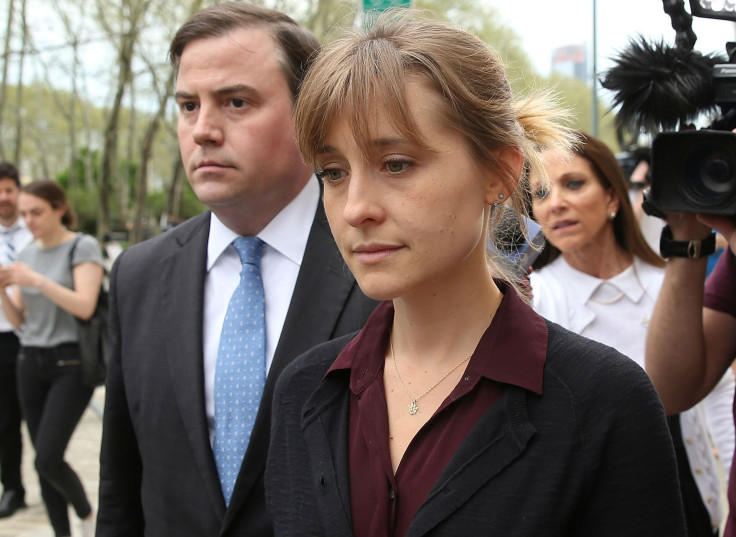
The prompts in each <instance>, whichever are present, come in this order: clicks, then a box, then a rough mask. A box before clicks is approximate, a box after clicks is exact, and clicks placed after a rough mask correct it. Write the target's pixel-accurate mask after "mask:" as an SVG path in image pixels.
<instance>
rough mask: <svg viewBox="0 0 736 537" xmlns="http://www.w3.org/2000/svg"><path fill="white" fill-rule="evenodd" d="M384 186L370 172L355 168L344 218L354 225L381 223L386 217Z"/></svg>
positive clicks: (351, 177)
mask: <svg viewBox="0 0 736 537" xmlns="http://www.w3.org/2000/svg"><path fill="white" fill-rule="evenodd" d="M382 199H383V194H382V187H381V186H380V184H378V182H377V181H375V180H374V179H373V177H372V176H371V174H370V173H368V172H364V171H360V170H353V172H352V173H351V175H350V180H349V183H348V185H347V198H346V200H345V206H344V208H343V218H345V221H346V222H347V223H348V224H350V225H351V226H352V227H362V226H366V225H370V224H375V223H379V222H381V221H382V220H383V219H384V216H385V211H384V207H383V203H382Z"/></svg>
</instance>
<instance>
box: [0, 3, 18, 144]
mask: <svg viewBox="0 0 736 537" xmlns="http://www.w3.org/2000/svg"><path fill="white" fill-rule="evenodd" d="M14 11H15V1H14V0H8V21H7V24H6V25H5V50H4V51H3V79H2V81H0V125H4V123H3V112H4V111H5V98H6V96H7V94H8V64H9V63H10V41H11V38H12V35H13V33H12V30H13V12H14ZM0 158H2V159H4V158H5V150H4V148H3V137H2V136H0Z"/></svg>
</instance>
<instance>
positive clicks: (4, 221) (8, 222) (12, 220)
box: [0, 213, 18, 227]
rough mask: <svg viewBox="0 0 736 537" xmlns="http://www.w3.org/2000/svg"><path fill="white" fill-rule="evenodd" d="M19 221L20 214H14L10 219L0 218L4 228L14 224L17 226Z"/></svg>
mask: <svg viewBox="0 0 736 537" xmlns="http://www.w3.org/2000/svg"><path fill="white" fill-rule="evenodd" d="M17 221H18V214H17V213H16V214H14V215H13V216H11V217H10V218H3V217H2V216H0V224H2V225H3V226H4V227H10V226H12V225H13V224H15V223H16V222H17Z"/></svg>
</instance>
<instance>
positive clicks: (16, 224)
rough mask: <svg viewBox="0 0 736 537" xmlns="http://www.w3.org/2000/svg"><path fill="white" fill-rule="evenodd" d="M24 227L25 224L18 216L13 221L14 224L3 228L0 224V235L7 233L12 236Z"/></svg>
mask: <svg viewBox="0 0 736 537" xmlns="http://www.w3.org/2000/svg"><path fill="white" fill-rule="evenodd" d="M24 227H26V222H25V220H23V218H21V217H20V216H19V217H18V218H16V219H15V222H13V223H12V224H10V225H9V226H8V227H5V226H4V225H2V224H0V233H7V234H12V233H15V232H16V231H18V230H19V229H23V228H24Z"/></svg>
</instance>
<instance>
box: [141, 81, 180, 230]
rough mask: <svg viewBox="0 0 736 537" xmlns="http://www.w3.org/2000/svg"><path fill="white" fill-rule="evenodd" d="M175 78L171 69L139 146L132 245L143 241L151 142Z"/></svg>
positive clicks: (162, 116) (159, 123)
mask: <svg viewBox="0 0 736 537" xmlns="http://www.w3.org/2000/svg"><path fill="white" fill-rule="evenodd" d="M175 78H176V76H175V73H174V71H173V69H172V71H171V74H170V75H169V79H168V80H167V81H166V86H165V90H164V93H163V95H161V97H160V98H159V102H158V110H157V112H156V115H155V116H154V118H153V119H152V120H151V122H150V123H149V124H148V128H147V129H146V134H145V136H144V137H143V143H142V144H141V156H140V159H141V160H140V166H139V168H138V180H137V181H136V184H137V190H136V204H135V220H134V221H133V239H132V242H133V243H136V242H140V241H142V240H143V239H144V237H143V218H144V217H145V216H148V215H146V214H144V213H145V211H146V196H148V168H149V163H150V161H151V155H152V154H153V141H154V139H155V137H156V132H157V131H158V128H159V126H160V125H161V121H162V120H163V118H164V114H165V113H166V103H167V102H168V101H169V98H170V97H171V94H172V92H173V89H174V80H175Z"/></svg>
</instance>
